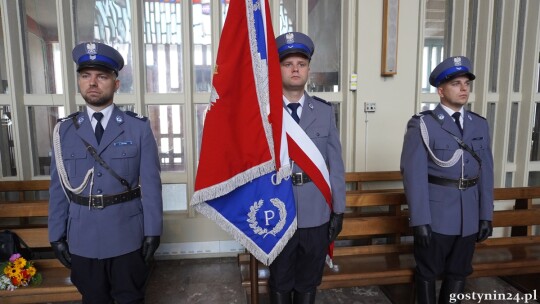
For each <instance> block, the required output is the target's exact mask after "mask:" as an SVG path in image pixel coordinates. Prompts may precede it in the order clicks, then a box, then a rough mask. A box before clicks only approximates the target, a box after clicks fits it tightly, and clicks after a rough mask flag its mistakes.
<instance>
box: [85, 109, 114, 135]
mask: <svg viewBox="0 0 540 304" xmlns="http://www.w3.org/2000/svg"><path fill="white" fill-rule="evenodd" d="M113 109H114V103H111V104H110V105H109V106H107V107H106V108H105V109H103V110H101V111H99V112H101V113H103V118H102V119H101V125H102V126H103V128H104V129H106V128H107V123H108V122H109V119H110V118H111V115H112V112H113ZM86 112H87V113H88V117H90V121H91V122H92V126H95V124H97V120H95V119H94V118H93V117H92V116H93V115H94V113H95V112H97V111H94V110H93V109H92V108H90V107H86Z"/></svg>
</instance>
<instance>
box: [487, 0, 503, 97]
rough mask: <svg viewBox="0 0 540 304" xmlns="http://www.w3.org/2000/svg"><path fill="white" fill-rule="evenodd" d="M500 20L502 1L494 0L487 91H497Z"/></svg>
mask: <svg viewBox="0 0 540 304" xmlns="http://www.w3.org/2000/svg"><path fill="white" fill-rule="evenodd" d="M501 22H502V3H501V0H495V4H494V6H493V27H492V32H491V41H492V47H491V56H490V60H491V63H490V65H489V91H490V92H492V93H496V92H497V82H498V74H499V52H500V46H501V42H500V40H501Z"/></svg>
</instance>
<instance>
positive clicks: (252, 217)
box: [247, 198, 287, 238]
mask: <svg viewBox="0 0 540 304" xmlns="http://www.w3.org/2000/svg"><path fill="white" fill-rule="evenodd" d="M270 202H271V203H272V205H274V206H275V207H276V208H278V210H279V221H278V223H277V224H276V226H274V229H272V230H270V231H268V229H266V228H261V226H259V223H258V222H257V212H259V209H261V207H262V205H263V204H264V201H263V200H262V199H261V200H259V201H258V202H255V203H254V204H253V205H252V206H251V207H249V213H248V219H247V221H248V223H249V227H250V228H251V229H253V232H255V233H256V234H258V235H264V236H263V238H265V237H266V236H267V235H269V234H271V235H273V236H275V235H276V234H277V233H279V232H280V231H281V230H282V229H283V227H284V226H285V220H286V218H287V211H286V210H285V203H283V202H282V201H281V200H279V199H277V198H271V199H270Z"/></svg>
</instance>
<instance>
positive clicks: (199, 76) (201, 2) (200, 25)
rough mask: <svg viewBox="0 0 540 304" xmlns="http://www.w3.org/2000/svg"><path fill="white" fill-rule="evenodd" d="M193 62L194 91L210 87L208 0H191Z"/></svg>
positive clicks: (210, 43) (209, 88)
mask: <svg viewBox="0 0 540 304" xmlns="http://www.w3.org/2000/svg"><path fill="white" fill-rule="evenodd" d="M192 18H193V63H194V65H195V66H194V69H193V72H194V75H193V76H194V86H195V88H194V89H195V92H210V90H211V89H212V18H211V9H210V0H193V15H192Z"/></svg>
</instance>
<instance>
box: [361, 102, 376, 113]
mask: <svg viewBox="0 0 540 304" xmlns="http://www.w3.org/2000/svg"><path fill="white" fill-rule="evenodd" d="M364 112H366V113H367V112H375V103H374V102H364Z"/></svg>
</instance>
